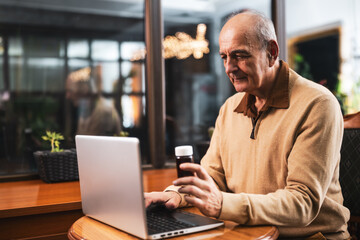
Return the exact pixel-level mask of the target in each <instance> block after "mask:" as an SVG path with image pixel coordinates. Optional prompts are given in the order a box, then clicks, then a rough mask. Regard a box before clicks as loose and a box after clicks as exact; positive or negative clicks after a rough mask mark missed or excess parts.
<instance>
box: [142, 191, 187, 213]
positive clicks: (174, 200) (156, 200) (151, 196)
mask: <svg viewBox="0 0 360 240" xmlns="http://www.w3.org/2000/svg"><path fill="white" fill-rule="evenodd" d="M144 198H145V207H149V206H150V205H151V204H155V205H156V204H164V205H165V207H166V208H168V209H174V208H177V207H179V204H180V202H181V197H180V195H179V194H178V193H176V192H173V191H168V192H150V193H144Z"/></svg>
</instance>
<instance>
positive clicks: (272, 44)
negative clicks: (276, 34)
mask: <svg viewBox="0 0 360 240" xmlns="http://www.w3.org/2000/svg"><path fill="white" fill-rule="evenodd" d="M266 52H267V56H268V59H269V67H272V66H273V65H274V64H275V61H276V59H277V58H278V57H279V45H278V44H277V42H276V41H274V40H270V41H269V42H268V46H267V49H266Z"/></svg>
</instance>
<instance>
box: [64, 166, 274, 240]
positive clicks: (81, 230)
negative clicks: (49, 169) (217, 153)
mask: <svg viewBox="0 0 360 240" xmlns="http://www.w3.org/2000/svg"><path fill="white" fill-rule="evenodd" d="M174 179H176V170H175V169H162V170H147V171H144V174H143V180H144V190H145V191H146V192H150V191H162V190H163V189H164V188H165V187H167V186H168V185H169V183H171V182H172V181H173V180H174ZM186 210H187V211H190V212H194V213H198V214H200V212H199V211H198V210H197V209H196V208H187V209H186ZM278 235H279V232H278V229H277V228H276V227H274V226H257V227H244V226H239V225H238V224H236V223H234V222H230V221H225V226H223V227H219V228H216V229H213V230H209V231H205V232H200V233H194V234H189V235H183V236H181V237H174V238H171V239H174V240H175V239H231V240H232V239H276V238H277V237H278ZM68 238H69V239H71V240H86V239H87V240H92V239H94V240H96V239H102V240H115V239H137V238H136V237H134V236H132V235H129V234H127V233H125V232H122V231H120V230H118V229H116V228H113V227H111V226H109V225H106V224H103V223H101V222H99V221H97V220H94V219H92V218H89V217H86V216H84V217H81V218H80V219H78V220H77V221H76V222H75V223H74V224H73V225H72V226H71V228H70V229H69V231H68Z"/></svg>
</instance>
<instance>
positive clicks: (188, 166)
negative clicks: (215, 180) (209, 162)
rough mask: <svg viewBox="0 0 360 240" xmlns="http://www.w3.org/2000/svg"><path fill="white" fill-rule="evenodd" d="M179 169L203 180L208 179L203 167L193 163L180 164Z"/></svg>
mask: <svg viewBox="0 0 360 240" xmlns="http://www.w3.org/2000/svg"><path fill="white" fill-rule="evenodd" d="M180 168H181V169H182V170H185V171H191V172H195V173H196V175H197V176H198V177H199V178H200V179H203V180H208V179H209V178H210V176H209V174H208V173H207V172H206V171H205V169H204V168H203V167H201V165H199V164H195V163H182V164H180Z"/></svg>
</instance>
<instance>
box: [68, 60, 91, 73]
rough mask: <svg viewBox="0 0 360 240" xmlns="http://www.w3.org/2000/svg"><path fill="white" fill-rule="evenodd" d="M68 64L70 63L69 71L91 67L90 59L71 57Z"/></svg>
mask: <svg viewBox="0 0 360 240" xmlns="http://www.w3.org/2000/svg"><path fill="white" fill-rule="evenodd" d="M68 65H69V72H73V71H76V70H79V69H81V68H86V67H90V61H89V60H80V59H69V60H68Z"/></svg>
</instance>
